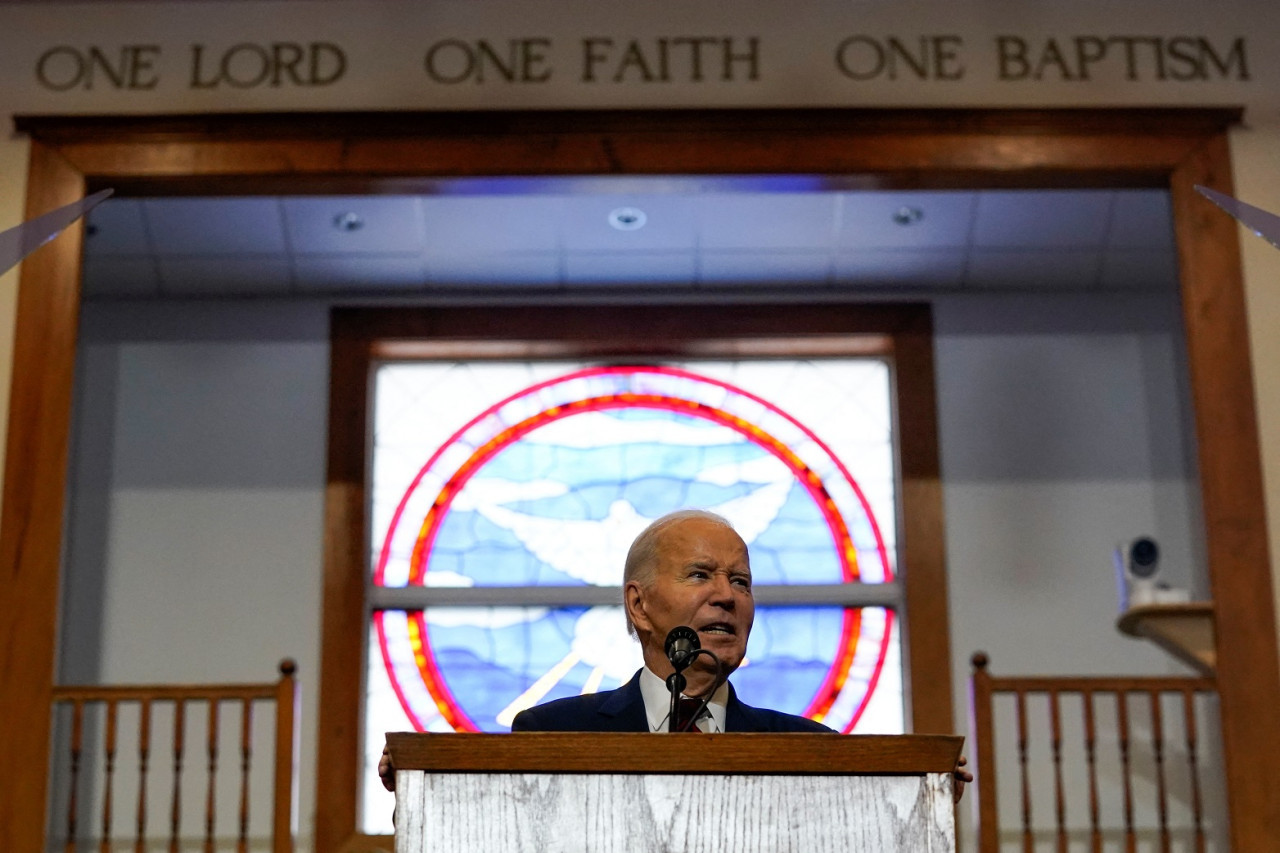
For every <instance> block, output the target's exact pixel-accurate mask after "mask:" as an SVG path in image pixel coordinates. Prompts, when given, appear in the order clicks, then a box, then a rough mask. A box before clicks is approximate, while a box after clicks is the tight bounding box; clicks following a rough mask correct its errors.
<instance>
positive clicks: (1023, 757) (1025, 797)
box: [1015, 690, 1035, 853]
mask: <svg viewBox="0 0 1280 853" xmlns="http://www.w3.org/2000/svg"><path fill="white" fill-rule="evenodd" d="M1015 695H1016V697H1017V709H1018V768H1019V770H1021V772H1022V849H1023V850H1024V851H1025V853H1034V851H1035V837H1034V836H1033V835H1032V833H1031V782H1030V780H1029V778H1028V776H1027V694H1026V693H1025V692H1023V691H1021V690H1019V691H1017V693H1016V694H1015Z"/></svg>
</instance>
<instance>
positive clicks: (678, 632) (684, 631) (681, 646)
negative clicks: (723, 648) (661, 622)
mask: <svg viewBox="0 0 1280 853" xmlns="http://www.w3.org/2000/svg"><path fill="white" fill-rule="evenodd" d="M700 648H702V641H701V640H699V639H698V632H697V631H695V630H693V629H692V628H690V627H689V626H688V625H680V626H678V627H676V628H672V629H671V631H670V632H669V633H668V634H667V640H666V642H665V643H663V651H665V652H666V653H667V659H668V660H670V661H671V665H672V666H674V667H675V668H676V672H679V671H680V670H682V669H684V668H685V667H686V666H688V665H689V663H690V660H691V658H692V657H693V653H694V652H696V651H698V649H700Z"/></svg>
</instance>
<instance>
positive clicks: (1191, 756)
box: [1182, 689, 1205, 853]
mask: <svg viewBox="0 0 1280 853" xmlns="http://www.w3.org/2000/svg"><path fill="white" fill-rule="evenodd" d="M1182 715H1183V717H1184V718H1185V720H1186V730H1187V731H1186V734H1187V768H1188V770H1189V771H1190V773H1191V819H1192V822H1193V823H1192V825H1193V826H1194V827H1195V840H1196V853H1204V850H1205V840H1204V816H1203V813H1202V812H1201V804H1200V767H1199V765H1198V764H1197V759H1196V747H1197V740H1198V738H1199V735H1198V734H1197V732H1196V695H1195V691H1193V690H1190V689H1186V690H1183V691H1182Z"/></svg>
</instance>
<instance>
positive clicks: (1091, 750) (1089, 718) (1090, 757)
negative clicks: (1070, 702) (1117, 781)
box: [1080, 690, 1102, 853]
mask: <svg viewBox="0 0 1280 853" xmlns="http://www.w3.org/2000/svg"><path fill="white" fill-rule="evenodd" d="M1080 702H1081V705H1082V706H1083V710H1084V760H1085V764H1086V766H1087V767H1088V768H1089V848H1090V850H1092V851H1093V853H1102V824H1101V822H1100V821H1099V819H1098V752H1097V743H1098V734H1097V729H1096V728H1095V727H1094V724H1093V691H1092V690H1085V691H1084V692H1083V693H1082V694H1081V696H1080Z"/></svg>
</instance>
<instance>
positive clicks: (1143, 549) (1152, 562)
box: [1127, 536, 1160, 583]
mask: <svg viewBox="0 0 1280 853" xmlns="http://www.w3.org/2000/svg"><path fill="white" fill-rule="evenodd" d="M1127 567H1128V570H1129V578H1130V580H1134V581H1151V582H1153V583H1154V582H1155V579H1156V575H1157V574H1159V573H1160V546H1158V545H1156V540H1154V539H1151V538H1149V537H1147V536H1141V537H1139V538H1137V539H1135V540H1133V541H1132V542H1130V543H1129V560H1128V564H1127Z"/></svg>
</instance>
